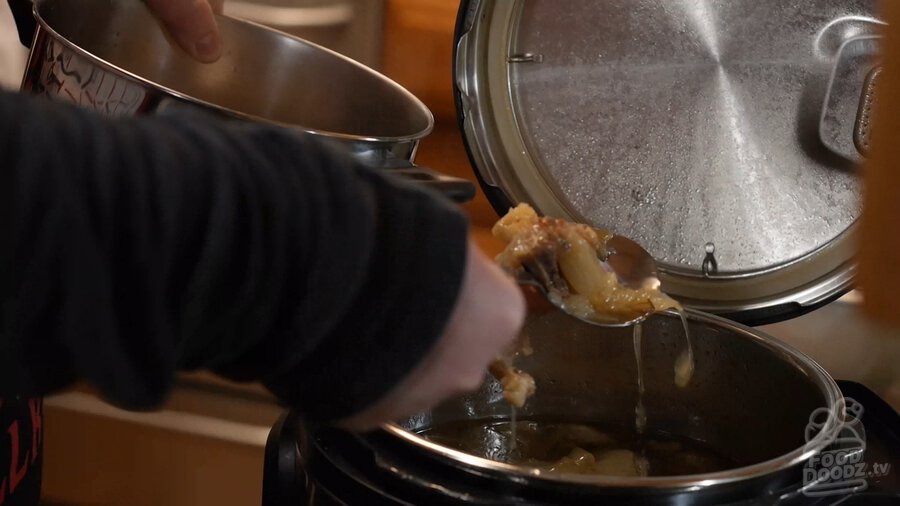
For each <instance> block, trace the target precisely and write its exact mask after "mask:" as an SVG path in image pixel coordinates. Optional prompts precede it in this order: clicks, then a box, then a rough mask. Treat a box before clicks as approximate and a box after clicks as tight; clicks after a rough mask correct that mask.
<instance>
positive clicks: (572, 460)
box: [419, 419, 738, 476]
mask: <svg viewBox="0 0 900 506" xmlns="http://www.w3.org/2000/svg"><path fill="white" fill-rule="evenodd" d="M513 432H514V431H513V428H512V424H511V423H510V422H509V421H508V420H496V419H492V420H465V421H461V422H452V423H445V424H440V425H438V426H435V427H431V428H428V429H425V430H423V431H421V432H419V435H421V436H423V437H425V438H427V439H429V440H431V441H433V442H435V443H438V444H441V445H444V446H446V447H448V448H453V449H455V450H459V451H462V452H465V453H468V454H471V455H475V456H478V457H482V458H486V459H490V460H493V461H496V462H503V463H507V464H514V465H520V466H527V467H536V468H539V469H544V470H547V471H549V472H558V473H577V474H587V475H602V476H676V475H688V474H702V473H711V472H716V471H723V470H726V469H733V468H735V467H738V465H737V464H738V463H736V462H734V461H733V460H732V459H730V458H728V457H726V456H724V455H722V454H720V453H718V452H716V451H715V450H714V449H712V448H711V447H710V446H709V445H707V444H706V443H703V442H701V441H696V440H693V439H688V438H683V437H678V436H674V435H671V434H667V433H662V432H654V433H650V432H645V433H644V434H638V433H637V432H636V431H635V430H634V428H633V427H632V428H630V429H628V430H625V429H621V428H616V427H611V426H608V425H603V424H599V423H584V424H575V423H557V422H549V421H535V420H522V421H519V422H518V423H517V424H515V436H513V435H512V434H513ZM513 437H515V441H513Z"/></svg>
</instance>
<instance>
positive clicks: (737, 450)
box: [383, 311, 843, 504]
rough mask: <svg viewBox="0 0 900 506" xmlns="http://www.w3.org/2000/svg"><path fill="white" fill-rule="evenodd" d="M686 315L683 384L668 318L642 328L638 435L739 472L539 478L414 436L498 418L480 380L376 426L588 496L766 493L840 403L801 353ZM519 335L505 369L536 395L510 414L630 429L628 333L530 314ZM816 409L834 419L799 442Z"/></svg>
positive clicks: (434, 455)
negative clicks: (699, 445) (686, 443)
mask: <svg viewBox="0 0 900 506" xmlns="http://www.w3.org/2000/svg"><path fill="white" fill-rule="evenodd" d="M689 319H690V330H691V339H692V343H693V349H694V354H695V359H696V370H695V373H694V376H693V380H692V381H691V384H690V385H689V386H688V387H687V388H685V389H680V388H678V387H677V386H675V383H674V363H675V360H676V358H677V357H678V355H679V353H681V351H682V350H683V349H684V346H685V337H684V331H683V329H682V326H681V321H680V319H679V318H678V316H677V314H662V315H657V316H654V317H652V318H650V319H649V320H648V321H647V322H646V323H645V324H644V329H643V347H642V350H643V353H642V358H643V364H644V366H643V369H644V382H645V386H646V394H645V397H644V403H645V406H646V410H647V424H648V425H647V427H648V432H653V431H655V430H662V431H666V432H669V433H672V434H676V435H679V436H685V437H690V438H693V439H695V440H699V441H703V442H706V443H708V444H709V445H710V446H711V447H712V448H714V449H716V450H718V451H719V452H721V453H723V454H725V455H727V456H730V457H731V458H732V459H733V460H735V461H738V462H742V463H744V464H745V465H744V466H743V467H740V468H737V469H731V470H727V471H722V472H717V473H710V474H703V475H693V476H674V477H649V478H622V477H603V476H583V475H566V474H556V475H554V474H546V473H544V474H540V473H536V472H535V470H534V469H532V468H527V467H520V466H513V465H508V464H501V463H496V462H492V461H489V460H486V459H483V458H479V457H476V456H472V455H467V454H464V453H461V452H458V451H454V450H451V449H449V448H446V447H443V446H440V445H437V444H434V443H432V442H429V441H427V440H425V439H424V438H422V437H419V436H417V435H416V434H415V433H416V432H419V431H422V430H424V429H427V428H429V427H432V426H437V425H439V424H442V423H446V422H453V421H459V420H467V419H497V418H508V417H509V415H510V408H509V406H508V405H507V404H506V402H505V401H504V400H503V397H502V394H501V388H500V386H499V385H498V384H497V382H496V381H494V380H492V379H491V380H488V381H486V382H485V383H484V385H483V387H482V388H481V389H480V390H479V391H478V392H476V393H474V394H472V395H469V396H467V397H463V398H460V399H456V400H453V401H450V402H447V403H444V404H443V405H441V406H439V407H438V408H435V409H434V410H432V411H429V412H426V413H421V414H419V415H416V416H414V417H411V418H409V419H407V420H404V421H403V422H401V423H399V424H390V425H386V426H385V427H384V428H383V429H384V431H386V432H387V433H389V434H390V435H391V436H393V437H395V438H397V439H398V440H401V441H403V444H406V445H409V446H411V447H415V448H417V449H418V450H419V451H420V452H421V454H422V456H423V458H426V459H431V460H436V461H440V462H441V463H443V464H446V465H450V466H453V467H455V468H462V469H465V470H468V471H470V472H472V473H476V474H479V475H483V474H488V475H494V476H496V477H498V478H500V479H503V480H504V481H509V480H518V481H519V482H523V483H527V484H529V485H534V486H548V484H549V485H553V484H555V485H556V486H560V485H563V486H565V487H569V488H568V489H567V490H579V491H580V493H586V494H598V496H603V495H604V494H605V493H607V492H608V493H613V492H615V493H625V494H626V495H627V494H629V493H642V492H647V493H650V494H653V495H657V496H660V497H667V500H669V499H671V498H672V497H674V496H679V495H682V494H684V500H685V501H687V502H685V503H684V504H694V503H702V501H703V500H706V501H709V498H710V497H716V498H717V500H718V499H724V498H725V497H726V496H728V495H729V494H736V495H737V496H742V495H746V496H747V497H758V495H759V494H762V493H765V492H766V491H768V492H771V491H773V490H778V489H779V487H781V486H784V485H785V484H786V483H788V482H789V481H790V480H792V479H794V478H795V476H794V475H793V474H792V473H795V474H796V473H797V470H798V468H799V466H800V465H801V464H802V463H803V462H804V461H805V460H806V459H807V458H809V457H810V456H811V455H813V454H814V453H816V452H819V451H821V449H822V448H824V447H825V446H827V445H828V444H829V442H830V441H831V440H832V439H833V438H834V436H835V434H836V431H837V430H838V429H839V424H840V420H842V419H843V418H842V416H843V414H842V413H840V412H839V411H840V409H838V410H835V409H834V408H835V407H836V406H838V405H839V403H840V402H841V399H842V395H841V393H840V390H839V389H838V386H837V385H836V384H835V382H834V380H832V379H831V377H830V376H829V375H828V374H827V373H826V372H825V371H824V370H823V369H822V368H821V367H820V366H818V365H817V364H816V363H815V362H813V361H812V360H811V359H809V358H807V357H806V356H804V355H802V354H801V353H799V352H797V351H796V350H793V349H792V348H790V347H788V346H786V345H784V344H782V343H780V342H779V341H777V340H775V339H773V338H771V337H768V336H765V335H763V334H761V333H759V332H756V331H753V330H751V329H749V328H747V327H743V326H740V325H738V324H735V323H733V322H730V321H727V320H724V319H721V318H718V317H715V316H711V315H707V314H704V313H700V312H689ZM525 334H526V335H527V336H529V338H530V340H531V344H532V347H533V348H534V353H533V354H532V355H531V356H529V357H523V358H521V359H519V360H517V362H516V365H517V366H519V367H520V368H521V369H523V370H525V371H527V372H529V373H531V374H532V375H533V376H534V377H535V380H536V382H537V393H536V395H535V396H534V397H532V398H531V399H529V401H528V402H527V404H526V405H525V407H524V408H523V409H520V410H519V411H518V419H519V420H523V419H529V418H535V419H549V420H555V421H568V422H585V421H595V422H603V423H607V424H611V425H620V426H625V427H629V426H633V424H634V412H635V404H636V402H637V381H636V379H637V369H636V365H635V359H634V349H633V344H632V343H633V341H632V330H631V329H608V328H599V327H592V326H590V325H586V324H584V323H581V322H578V321H576V320H574V319H572V318H570V317H567V316H564V315H562V314H561V313H559V312H556V311H554V312H549V313H545V314H543V315H538V316H532V317H530V319H529V321H528V322H527V324H526V328H525ZM821 407H825V408H832V413H834V417H833V418H831V419H829V421H828V423H826V424H825V426H824V427H823V428H822V429H821V431H819V432H817V433H815V432H814V433H812V434H810V436H812V437H811V438H810V440H809V441H808V442H807V441H806V438H807V437H808V436H807V430H806V429H807V426H808V424H809V422H810V416H811V415H812V414H813V412H814V411H815V410H816V409H817V408H821ZM571 487H576V488H575V489H572V488H571ZM604 491H605V492H604ZM688 492H690V494H688ZM723 502H724V501H723Z"/></svg>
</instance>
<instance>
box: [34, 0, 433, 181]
mask: <svg viewBox="0 0 900 506" xmlns="http://www.w3.org/2000/svg"><path fill="white" fill-rule="evenodd" d="M35 17H36V19H37V21H38V25H39V27H38V31H37V34H36V36H35V39H34V44H33V47H32V52H31V57H30V61H29V64H28V69H27V71H26V75H25V79H24V81H23V86H22V88H23V90H24V91H27V92H31V93H36V94H42V95H46V96H49V97H51V98H53V99H59V100H64V101H68V102H74V103H76V104H79V105H82V106H85V107H89V108H91V109H94V110H97V111H100V112H102V113H104V114H108V115H131V114H167V113H170V112H172V111H173V110H179V109H183V108H189V109H193V108H200V109H202V110H205V111H213V112H215V113H219V114H221V115H224V116H226V117H232V118H242V119H249V120H253V121H259V122H268V123H275V124H279V125H283V126H287V127H291V128H295V129H298V130H302V131H305V132H309V133H312V134H315V135H318V136H320V137H322V138H325V139H327V140H328V141H330V142H334V143H337V144H339V145H340V146H341V147H342V148H344V149H347V150H349V151H350V152H351V153H353V154H354V155H356V156H357V157H358V158H360V159H362V160H363V161H365V162H366V163H369V164H371V165H375V166H385V167H394V166H397V165H401V166H402V165H403V164H404V162H406V161H411V160H412V159H413V157H414V155H415V150H416V146H417V143H418V141H419V139H421V138H422V137H424V136H425V135H427V134H428V133H429V132H430V131H431V129H432V126H433V123H434V121H433V118H432V115H431V112H430V111H429V110H428V109H427V108H426V107H425V105H424V104H422V102H421V101H419V100H418V99H416V98H415V97H414V96H413V95H412V94H411V93H409V92H408V91H406V90H405V89H404V88H402V87H401V86H399V85H398V84H396V83H394V82H393V81H391V80H390V79H388V78H386V77H384V76H383V75H381V74H379V73H377V72H375V71H373V70H371V69H369V68H368V67H365V66H363V65H361V64H359V63H357V62H355V61H353V60H350V59H349V58H345V57H343V56H341V55H339V54H337V53H334V52H332V51H329V50H327V49H325V48H322V47H319V46H317V45H314V44H312V43H309V42H306V41H303V40H301V39H297V38H293V37H290V36H288V35H286V34H283V33H280V32H277V31H274V30H271V29H268V28H265V27H262V26H260V25H255V24H252V23H248V22H245V21H239V20H235V19H231V18H227V17H221V16H220V17H219V18H218V22H219V27H220V30H221V33H222V39H223V42H224V52H223V56H222V58H221V59H220V60H219V61H217V62H215V63H212V64H202V63H199V62H197V61H195V60H193V59H192V58H190V57H189V56H188V54H187V53H186V52H184V51H183V50H182V49H181V48H180V47H178V46H177V44H175V43H174V41H173V40H171V39H170V37H168V35H167V34H166V33H165V31H164V30H163V29H162V27H161V26H160V24H159V22H158V21H157V20H156V18H154V17H153V16H152V14H151V13H150V12H149V11H148V9H147V7H146V6H145V5H144V3H143V2H140V1H137V0H78V1H77V2H73V1H71V0H37V1H36V2H35Z"/></svg>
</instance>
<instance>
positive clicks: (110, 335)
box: [0, 96, 465, 418]
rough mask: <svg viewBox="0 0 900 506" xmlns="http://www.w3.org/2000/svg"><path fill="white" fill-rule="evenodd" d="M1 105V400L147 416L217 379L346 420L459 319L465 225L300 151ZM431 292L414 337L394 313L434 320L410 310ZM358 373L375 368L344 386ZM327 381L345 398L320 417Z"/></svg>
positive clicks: (6, 100)
mask: <svg viewBox="0 0 900 506" xmlns="http://www.w3.org/2000/svg"><path fill="white" fill-rule="evenodd" d="M2 104H3V105H2V107H0V109H2V112H0V121H2V125H3V126H2V130H4V131H3V132H0V142H3V143H5V144H4V145H3V148H2V152H0V160H2V162H3V172H4V174H3V177H4V178H5V179H6V180H7V181H8V180H9V179H10V178H13V179H14V182H13V183H12V187H14V188H15V191H16V195H15V199H14V201H15V204H14V206H15V209H14V215H15V223H14V230H13V231H11V233H10V234H6V235H4V237H12V238H13V240H12V241H11V242H9V243H7V244H4V245H3V248H7V249H9V251H11V252H12V256H11V263H10V264H9V265H11V270H10V275H9V276H7V277H4V278H3V279H4V280H7V282H6V283H5V285H6V286H4V287H3V289H4V290H3V293H4V294H5V300H6V308H7V311H6V313H5V314H4V320H3V328H4V335H3V341H2V343H0V345H2V346H3V352H2V354H0V385H3V388H4V389H5V391H4V392H0V395H2V394H4V393H9V392H11V391H16V392H18V393H45V392H47V391H50V390H52V389H54V388H58V387H59V386H61V385H63V384H66V383H68V382H70V381H73V380H75V379H79V378H84V379H87V380H89V381H91V382H93V383H94V384H95V385H97V386H98V387H100V388H101V390H102V391H103V392H104V393H105V394H106V395H107V396H108V397H109V398H111V399H112V400H113V401H115V402H117V403H119V404H123V405H126V406H132V407H143V406H149V405H152V404H155V403H158V402H159V401H160V400H161V399H162V398H163V396H164V395H165V393H166V392H167V390H168V389H169V387H170V385H171V382H172V379H173V376H174V373H175V372H176V371H177V370H179V369H183V368H200V367H205V368H214V369H217V370H220V371H222V372H224V373H226V374H228V375H230V376H232V377H236V378H241V379H259V380H264V381H267V382H268V383H270V384H271V385H273V387H275V389H276V390H277V391H278V392H279V393H280V394H281V395H282V396H284V397H285V398H287V399H289V400H291V401H292V402H294V403H295V404H298V405H301V407H302V408H306V410H307V411H308V412H309V413H311V416H313V417H320V418H327V417H332V416H339V415H343V414H348V411H352V410H353V409H356V408H359V407H360V406H359V403H361V402H365V400H366V399H365V398H366V397H367V396H372V395H377V394H379V393H380V392H381V393H383V392H384V391H385V390H386V389H387V388H389V387H390V385H391V384H392V382H394V381H396V380H397V379H399V377H401V376H402V375H403V373H404V372H405V370H407V369H408V368H410V367H411V366H412V364H414V363H415V361H416V360H417V359H418V358H419V357H420V356H421V354H422V353H424V350H425V349H427V348H428V346H429V345H430V343H431V341H432V340H433V339H434V338H435V337H436V336H437V334H438V333H439V331H440V329H441V325H442V324H443V322H444V320H446V317H447V314H448V313H449V311H450V309H452V305H453V299H454V297H455V291H456V288H457V284H458V280H459V278H460V276H461V270H462V265H463V260H464V254H463V251H464V238H465V224H464V221H463V220H462V219H461V218H460V217H459V215H458V214H457V213H456V212H455V211H453V210H451V209H449V208H444V207H442V206H441V205H440V204H437V203H436V201H435V200H433V199H432V198H431V197H430V196H427V195H425V194H423V193H421V192H420V191H418V190H414V189H410V188H407V187H402V186H396V185H394V184H392V183H389V182H387V181H386V180H385V179H384V178H383V177H381V176H380V175H376V174H373V173H371V172H369V171H367V170H366V169H361V168H359V167H357V166H355V165H352V164H351V163H349V162H348V161H347V160H346V159H344V158H342V157H338V156H333V155H332V154H331V153H329V152H328V151H326V150H324V149H323V148H321V147H320V146H318V145H317V144H315V143H313V142H311V141H309V140H308V139H306V140H298V139H296V138H295V137H294V136H293V135H289V134H286V133H283V132H280V131H275V130H270V129H262V128H250V127H244V128H242V131H241V132H237V131H235V127H223V126H212V125H202V126H199V125H188V124H183V123H179V122H178V120H176V119H171V118H170V119H153V120H149V119H144V120H134V119H131V120H120V121H107V120H102V119H100V118H96V117H94V116H90V115H88V114H85V113H81V112H80V111H77V112H76V111H73V110H69V109H67V108H66V109H63V108H61V107H58V106H55V105H53V104H43V103H36V102H31V101H24V100H22V99H21V97H15V96H4V97H2ZM13 118H15V120H13ZM410 217H412V218H414V219H410ZM435 230H442V231H443V234H441V233H439V232H436V231H435ZM429 231H431V232H429ZM429 234H430V235H433V236H437V235H442V237H441V238H440V240H438V242H437V244H438V245H439V246H440V248H429V249H428V251H427V252H426V253H428V254H429V255H432V256H433V258H430V259H429V260H430V261H432V262H436V263H437V265H443V266H445V267H443V268H439V269H435V268H434V267H433V266H431V265H425V264H424V262H425V261H424V260H421V259H420V258H419V255H417V253H421V251H417V248H422V245H421V244H419V245H417V244H416V241H417V240H418V238H419V237H422V236H424V235H429ZM429 239H430V237H429ZM442 271H443V272H442ZM419 282H423V283H428V284H429V286H425V287H422V286H419V285H418V283H419ZM436 283H440V284H439V285H438V284H436ZM385 287H393V288H394V290H397V292H396V293H394V292H392V291H391V290H390V289H386V288H385ZM419 289H422V290H424V292H423V293H422V294H421V295H423V296H425V297H430V298H432V299H433V302H434V308H433V309H432V310H431V311H430V314H426V315H424V316H427V317H429V318H426V317H423V316H417V317H414V318H412V321H410V322H404V321H403V320H404V318H406V317H405V316H404V315H403V311H402V310H401V309H400V308H401V307H402V306H404V305H407V306H408V307H411V308H414V309H415V308H417V307H418V306H422V307H421V308H420V309H424V308H427V307H428V304H423V301H421V300H414V299H413V300H407V299H406V292H407V291H409V290H419ZM425 302H427V300H426V301H425ZM420 312H421V311H420ZM357 317H358V318H359V319H357ZM395 318H398V319H400V320H401V321H400V323H399V328H394V327H393V325H395V324H396V322H393V321H392V320H393V319H395ZM426 320H427V321H426ZM366 321H368V322H369V323H372V325H369V323H365V322H366ZM361 322H362V323H361ZM420 332H421V333H420ZM403 341H407V342H405V343H404V342H403ZM373 353H375V354H377V356H376V357H373V356H372V354H373ZM359 357H367V358H373V359H377V360H376V361H377V362H378V363H379V364H381V366H380V367H377V368H376V369H378V370H377V371H376V370H367V369H366V366H365V365H363V364H360V365H358V367H357V368H356V369H355V370H351V371H349V373H348V371H346V370H344V369H342V368H341V366H340V364H347V363H353V362H360V361H361V360H360V359H359ZM328 364H338V365H337V366H335V365H328ZM324 365H328V367H329V368H330V369H326V370H324V371H323V370H320V368H321V367H323V366H324ZM372 367H374V366H372ZM383 369H391V371H385V370H383ZM329 372H334V373H336V375H335V376H330V375H329ZM346 374H349V376H347V375H346ZM373 378H374V379H373ZM357 380H363V383H365V381H368V384H362V385H361V384H360V383H359V381H357ZM327 381H339V382H343V383H342V384H338V385H335V388H332V391H333V392H334V391H335V390H337V391H341V387H342V386H343V387H345V390H346V392H352V395H349V394H348V395H347V396H344V397H345V401H346V402H344V403H341V402H333V403H331V404H329V405H321V397H320V396H319V395H318V393H317V392H318V390H319V389H320V387H321V384H322V383H323V382H327ZM372 381H375V383H374V384H372ZM10 389H12V390H10ZM368 400H373V399H368ZM303 404H306V406H303ZM340 404H343V405H340Z"/></svg>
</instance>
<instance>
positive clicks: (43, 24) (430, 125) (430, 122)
mask: <svg viewBox="0 0 900 506" xmlns="http://www.w3.org/2000/svg"><path fill="white" fill-rule="evenodd" d="M46 1H47V0H36V1H35V2H34V7H33V10H32V12H33V14H34V18H35V20H36V21H37V22H38V24H39V25H40V28H41V30H44V31H46V32H47V33H48V34H49V35H50V36H51V37H53V38H54V39H55V40H57V41H59V42H61V43H62V44H63V45H65V46H66V47H67V48H68V49H70V50H72V51H75V52H76V53H78V54H79V55H80V56H82V57H84V58H87V59H88V60H89V61H90V62H91V63H93V64H95V65H99V66H101V67H103V68H105V69H106V70H108V71H111V72H114V73H117V74H120V75H121V76H124V77H126V78H128V79H131V80H133V81H136V82H138V83H140V84H142V85H144V86H148V87H150V88H152V89H154V90H157V91H159V92H162V93H165V94H167V95H171V96H172V97H174V98H178V99H180V100H183V101H185V102H188V103H191V104H194V105H198V106H201V107H205V108H209V109H213V110H215V111H217V112H220V113H224V114H227V115H229V116H233V117H236V118H239V119H243V120H247V121H253V122H256V123H267V124H270V125H277V126H280V127H284V128H288V129H293V130H301V131H303V132H306V133H308V134H312V135H319V136H324V137H331V138H336V139H341V140H346V141H356V142H378V143H386V144H388V143H389V144H393V143H398V142H410V141H417V140H420V139H422V138H423V137H425V136H427V135H428V134H429V133H431V131H432V130H434V115H433V114H432V113H431V110H430V109H428V107H427V106H426V105H425V104H424V103H423V102H422V101H421V100H419V98H418V97H416V96H415V95H413V94H412V93H411V92H410V91H409V90H407V89H406V88H404V87H403V86H401V85H400V84H398V83H397V82H396V81H394V80H393V79H391V78H389V77H387V76H385V75H384V74H382V73H380V72H378V71H376V70H374V69H371V68H369V67H367V66H365V65H363V64H362V63H359V62H358V61H356V60H354V59H352V58H349V57H347V56H344V55H342V54H340V53H337V52H335V51H332V50H331V49H328V48H327V47H323V46H320V45H318V44H315V43H313V42H310V41H308V40H305V39H301V38H300V37H295V36H293V35H290V34H288V33H285V32H282V31H279V30H276V29H274V28H270V27H267V26H264V25H261V24H259V23H254V22H252V21H247V20H243V19H237V18H232V17H228V16H222V15H218V14H216V15H215V16H216V18H218V22H219V23H222V22H223V20H224V22H225V23H234V24H237V25H241V24H243V25H247V26H252V27H254V28H255V29H260V30H264V31H266V32H268V33H269V34H270V35H274V36H277V37H284V38H288V39H291V40H293V41H294V42H297V43H300V44H303V45H307V46H311V47H313V48H314V49H316V50H319V51H322V52H325V53H328V54H330V55H331V56H333V57H335V58H337V59H339V60H343V61H345V62H347V63H350V64H351V65H353V66H355V67H357V68H359V69H360V70H362V71H364V72H367V73H369V74H371V75H373V76H374V77H375V78H376V79H380V80H382V81H384V82H385V83H387V84H388V85H390V87H391V88H393V89H395V90H396V91H398V92H399V93H400V94H401V95H403V96H405V97H406V99H408V100H409V101H410V103H411V104H413V105H415V107H416V108H417V109H419V110H420V112H422V113H423V114H424V116H425V119H426V120H427V121H426V123H427V125H426V126H425V128H424V129H422V130H420V131H419V132H416V133H413V134H409V135H401V136H393V137H392V136H380V137H372V136H365V135H354V134H346V133H340V132H331V131H327V130H316V129H313V128H308V127H305V126H303V125H297V124H291V123H282V122H279V121H273V120H270V119H267V118H263V117H260V116H255V115H253V114H248V113H244V112H240V111H236V110H234V109H230V108H228V107H224V106H221V105H218V104H214V103H212V102H207V101H205V100H201V99H199V98H196V97H194V96H191V95H187V94H185V93H182V92H180V91H177V90H174V89H172V88H169V87H167V86H163V85H161V84H159V83H157V82H155V81H152V80H150V79H147V78H145V77H142V76H140V75H138V74H135V73H134V72H131V71H129V70H125V69H123V68H121V67H119V66H118V65H115V64H113V63H111V62H109V61H107V60H105V59H103V58H100V57H99V56H97V55H95V54H93V53H91V52H90V51H88V50H86V49H84V48H82V47H81V46H79V45H78V44H75V43H74V42H72V41H70V40H69V39H68V38H66V37H63V36H62V35H60V34H59V32H57V31H56V30H55V29H53V27H51V26H50V24H49V23H47V21H46V20H45V19H44V18H43V16H41V14H40V11H39V9H40V6H41V4H43V3H45V2H46ZM35 37H37V33H35Z"/></svg>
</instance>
